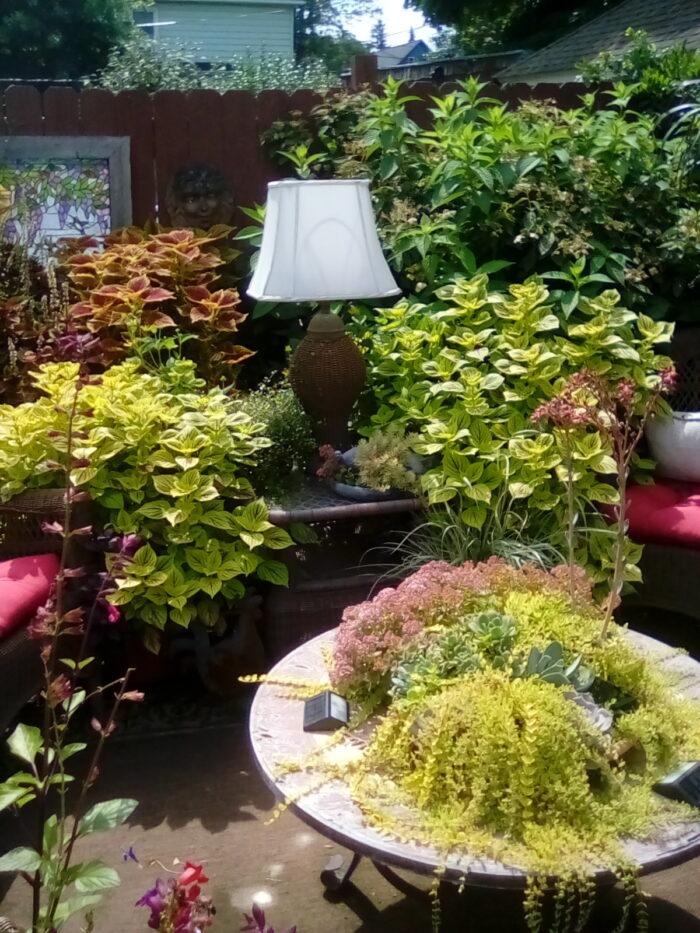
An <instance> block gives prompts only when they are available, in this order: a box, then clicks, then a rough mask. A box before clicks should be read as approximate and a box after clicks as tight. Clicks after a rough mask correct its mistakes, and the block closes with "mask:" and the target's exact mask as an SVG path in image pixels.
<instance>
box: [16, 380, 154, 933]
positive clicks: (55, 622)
mask: <svg viewBox="0 0 700 933" xmlns="http://www.w3.org/2000/svg"><path fill="white" fill-rule="evenodd" d="M91 378H92V377H90V376H89V375H88V374H87V373H86V372H85V371H84V369H83V368H82V367H79V368H78V371H77V373H76V380H75V384H74V386H72V387H71V388H70V389H69V390H67V392H66V403H65V405H61V406H59V407H58V408H57V411H56V413H57V415H58V419H59V422H63V423H64V424H65V427H64V428H63V429H62V430H61V431H60V434H62V435H63V442H62V444H61V445H60V446H61V449H63V450H64V454H65V459H64V463H62V464H61V463H53V464H47V469H51V468H53V469H62V470H64V472H65V486H64V513H63V518H62V521H61V522H51V523H46V524H45V526H44V531H45V532H46V533H47V534H58V535H61V536H62V539H63V544H62V548H61V555H60V561H59V569H58V573H57V576H56V580H55V582H54V585H53V587H52V590H51V593H50V595H49V599H48V601H47V603H46V604H45V605H44V606H43V607H42V608H40V609H39V610H38V612H37V614H36V617H35V618H34V620H33V621H32V623H31V625H30V629H29V631H30V635H31V636H32V637H33V638H35V639H37V640H39V641H40V642H41V652H40V653H41V662H42V665H43V672H44V687H43V690H42V694H41V696H42V698H43V704H44V705H43V716H42V724H41V728H37V727H35V726H27V725H24V724H20V725H18V726H17V727H16V729H15V730H14V732H13V733H12V735H11V736H10V738H9V740H8V745H9V748H10V751H11V752H12V753H13V754H14V755H15V756H16V757H18V758H19V759H20V760H21V761H22V762H23V766H24V770H23V771H20V772H18V773H16V774H13V775H11V776H10V777H9V778H8V780H7V781H5V782H4V783H3V784H0V809H6V808H8V807H11V806H16V807H22V806H24V805H25V804H27V803H30V802H32V801H36V803H37V808H36V812H37V826H36V834H35V837H34V839H33V840H32V842H33V845H31V846H22V847H19V848H16V849H13V850H11V851H10V852H8V853H6V854H5V855H4V856H2V858H0V871H17V872H19V873H20V876H21V877H22V878H23V879H24V880H25V881H26V882H27V883H28V884H29V885H30V886H31V888H32V916H31V926H30V929H31V933H54V931H58V930H60V929H61V928H62V927H63V925H64V924H65V922H66V921H67V920H68V918H69V917H70V916H71V915H73V914H75V913H77V912H80V911H84V910H89V909H90V907H91V906H92V905H93V904H95V903H96V902H97V901H99V900H100V895H99V894H97V893H96V892H98V891H101V890H103V889H106V888H109V887H111V886H113V885H116V884H118V883H119V876H118V875H117V873H116V871H115V870H114V869H113V868H111V867H109V866H107V865H104V864H103V863H101V862H99V861H96V860H90V861H87V862H79V863H74V861H73V856H74V848H75V844H76V842H77V840H78V839H79V838H80V837H82V836H86V835H88V834H89V833H92V832H97V831H99V830H103V829H111V828H113V827H116V826H118V825H120V824H121V823H122V822H124V821H125V820H126V819H128V817H129V816H130V815H131V813H132V811H133V810H134V808H135V807H136V801H135V800H130V799H122V800H110V801H106V802H104V803H98V804H95V805H93V806H91V807H90V806H88V797H89V794H90V791H91V789H92V788H93V786H94V784H95V781H96V779H97V776H98V774H99V764H100V760H101V756H102V752H103V750H104V744H105V741H106V740H107V738H108V737H109V736H110V735H111V733H112V732H113V731H114V729H115V725H116V722H115V720H116V715H117V711H118V708H119V706H120V704H121V703H122V702H123V701H126V700H140V699H142V698H143V695H142V694H140V693H139V692H138V691H129V690H127V682H128V677H129V672H128V671H127V673H126V674H125V675H124V676H123V677H120V678H118V679H117V680H115V681H113V682H112V683H109V684H107V685H105V686H100V687H97V688H95V689H94V690H93V691H92V692H90V693H88V692H87V690H86V689H85V688H84V687H83V686H82V680H81V677H82V674H83V672H84V671H85V669H86V668H87V667H88V666H89V665H90V664H91V663H92V662H93V661H94V658H92V657H89V656H88V655H87V650H88V647H89V644H90V633H91V630H92V628H93V626H94V624H95V620H96V618H97V616H98V613H97V611H96V609H97V606H98V604H102V603H103V601H104V600H105V598H106V596H107V595H108V593H109V591H110V588H111V587H112V586H113V581H112V580H111V578H108V577H106V576H104V577H103V579H102V583H101V586H100V588H99V591H98V593H97V595H96V596H95V598H94V600H93V605H92V607H91V609H90V611H89V612H88V613H87V615H86V613H85V611H84V609H83V608H82V607H80V606H78V605H71V603H72V602H75V600H73V599H72V594H71V592H70V586H69V584H70V581H71V580H73V579H76V578H83V577H85V576H86V570H85V568H84V567H78V566H72V560H73V558H74V549H73V545H74V542H75V539H76V537H79V536H83V535H88V534H90V533H91V532H92V529H91V527H90V526H83V527H74V521H73V519H74V507H75V505H76V504H77V503H80V502H82V501H84V500H85V499H86V498H87V497H86V494H85V493H84V492H82V491H81V490H80V489H78V488H77V487H76V486H75V484H74V482H73V478H72V477H73V474H74V471H75V470H76V469H79V468H80V467H81V466H84V465H85V464H84V462H83V461H82V460H81V459H80V458H77V457H76V456H75V449H76V447H77V442H79V440H80V439H81V438H80V437H78V436H77V435H78V432H77V431H76V429H75V422H76V418H77V416H78V415H82V416H83V417H85V416H89V412H84V411H83V412H81V411H80V392H81V389H82V388H83V387H84V386H85V385H87V384H88V383H89V382H90V381H91ZM130 546H131V542H125V547H123V548H122V553H121V555H120V559H121V561H122V565H123V562H124V561H127V560H128V559H129V553H128V552H129V548H130ZM108 618H109V616H108ZM112 618H113V616H112ZM70 636H74V637H78V638H80V642H79V647H78V649H77V651H74V652H71V651H70V650H69V648H68V646H67V639H69V638H70ZM110 692H112V693H113V700H112V702H111V704H110V708H109V712H108V714H107V716H106V717H105V718H104V720H103V721H100V720H99V719H98V718H97V717H93V719H92V727H93V729H94V730H95V731H96V732H97V740H96V742H95V744H94V747H93V750H92V753H91V754H90V755H89V756H88V760H87V766H86V768H85V770H84V772H83V777H82V780H81V784H80V789H79V791H78V794H77V801H76V803H75V804H74V805H73V806H72V807H70V806H69V803H68V800H67V790H68V785H69V784H70V783H71V782H73V781H74V776H73V775H71V774H69V773H68V770H67V767H66V762H67V761H68V759H69V758H71V757H72V756H73V755H77V754H79V753H81V752H84V751H86V750H87V748H88V744H87V743H86V742H71V741H68V739H69V726H70V723H71V719H72V717H73V716H74V714H75V713H76V712H77V710H79V709H80V708H81V707H82V706H83V705H84V704H86V703H87V702H90V701H94V700H95V699H96V698H97V697H98V696H100V695H104V694H107V693H110ZM54 790H55V791H56V794H55V796H54V794H53V791H54ZM70 886H74V891H71V893H70V894H69V895H68V896H66V891H67V889H68V888H69V887H70ZM24 928H26V925H25V927H24Z"/></svg>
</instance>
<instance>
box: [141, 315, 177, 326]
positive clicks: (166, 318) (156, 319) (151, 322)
mask: <svg viewBox="0 0 700 933" xmlns="http://www.w3.org/2000/svg"><path fill="white" fill-rule="evenodd" d="M141 320H142V321H143V323H144V324H145V325H146V326H147V327H177V325H176V324H175V321H173V319H172V318H171V317H170V315H169V314H163V312H162V311H144V313H143V315H142V316H141Z"/></svg>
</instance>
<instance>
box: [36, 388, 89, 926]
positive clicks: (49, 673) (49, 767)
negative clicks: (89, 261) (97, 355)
mask: <svg viewBox="0 0 700 933" xmlns="http://www.w3.org/2000/svg"><path fill="white" fill-rule="evenodd" d="M80 387H81V384H80V379H79V378H78V380H77V382H76V386H75V391H74V393H73V401H72V404H71V408H70V411H69V413H68V424H67V427H66V481H65V487H64V494H65V498H64V504H63V546H62V548H61V558H60V563H59V568H58V574H57V576H56V597H55V604H54V615H55V619H54V629H53V633H52V635H51V640H50V642H49V646H48V649H49V650H48V652H47V653H46V656H44V655H43V652H42V660H43V666H44V680H45V684H46V696H45V698H44V714H43V719H42V747H43V754H42V756H41V762H40V770H39V777H40V778H41V779H42V780H43V782H44V783H43V786H42V788H41V793H40V794H39V806H38V814H37V847H36V850H37V852H38V854H39V857H40V858H42V857H43V855H44V824H45V822H46V812H47V798H48V793H49V788H50V786H51V785H50V784H49V778H50V777H51V776H52V773H53V771H54V770H55V768H56V759H57V758H58V757H59V749H58V748H55V749H53V751H54V758H53V761H50V759H49V751H50V750H51V724H52V719H53V714H52V710H51V707H50V705H49V692H50V689H51V684H52V682H53V680H54V677H55V675H56V662H57V660H58V658H57V654H58V640H59V633H60V626H61V618H62V616H63V606H64V602H65V600H64V590H65V576H64V573H65V569H66V563H67V560H68V547H69V544H70V531H71V528H70V524H71V507H72V502H71V492H72V484H71V479H70V469H71V462H72V457H73V425H74V422H75V415H76V410H77V407H78V396H79V394H80ZM41 889H42V883H41V869H37V870H36V872H35V873H34V877H33V879H32V933H40V928H39V916H40V913H41Z"/></svg>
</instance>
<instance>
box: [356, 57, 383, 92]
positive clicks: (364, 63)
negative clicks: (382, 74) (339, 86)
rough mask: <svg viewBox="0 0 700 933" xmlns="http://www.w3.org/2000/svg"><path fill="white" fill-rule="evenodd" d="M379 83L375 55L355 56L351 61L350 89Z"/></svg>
mask: <svg viewBox="0 0 700 933" xmlns="http://www.w3.org/2000/svg"><path fill="white" fill-rule="evenodd" d="M378 81H379V71H378V69H377V56H376V55H355V57H354V58H353V60H352V66H351V74H350V87H351V88H353V89H356V88H359V87H361V86H362V85H363V84H376V83H377V82H378Z"/></svg>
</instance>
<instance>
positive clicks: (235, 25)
mask: <svg viewBox="0 0 700 933" xmlns="http://www.w3.org/2000/svg"><path fill="white" fill-rule="evenodd" d="M153 13H154V20H155V22H164V21H168V20H174V21H175V25H172V26H155V27H154V34H155V38H156V40H157V41H158V42H160V43H163V44H172V45H182V44H183V43H185V44H187V45H194V46H196V47H197V53H196V58H197V61H204V62H215V61H228V60H230V59H231V58H233V57H234V56H236V55H245V54H246V53H247V52H249V51H250V52H252V53H259V52H261V51H262V52H269V53H272V54H275V55H286V56H289V57H291V56H292V55H293V54H294V7H293V6H275V4H274V3H270V4H252V3H251V4H247V3H222V2H221V0H219V2H217V0H214V2H199V0H192V2H190V3H187V2H167V0H166V2H163V0H158V2H156V4H155V6H154V8H153Z"/></svg>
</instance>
